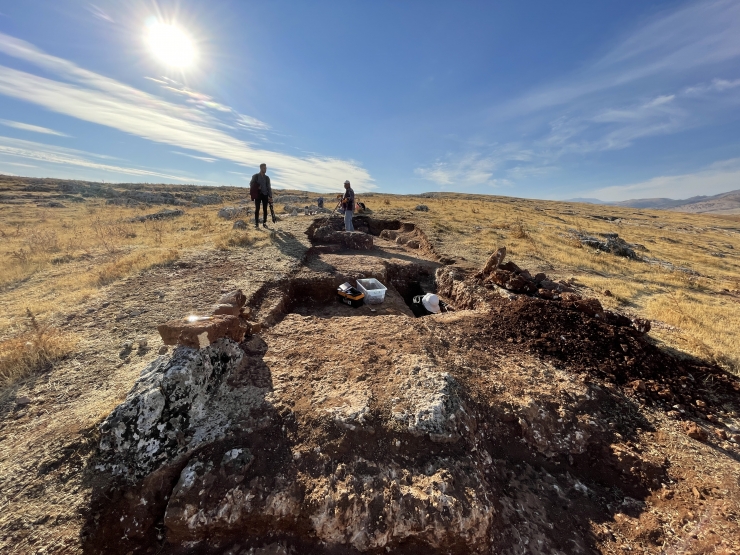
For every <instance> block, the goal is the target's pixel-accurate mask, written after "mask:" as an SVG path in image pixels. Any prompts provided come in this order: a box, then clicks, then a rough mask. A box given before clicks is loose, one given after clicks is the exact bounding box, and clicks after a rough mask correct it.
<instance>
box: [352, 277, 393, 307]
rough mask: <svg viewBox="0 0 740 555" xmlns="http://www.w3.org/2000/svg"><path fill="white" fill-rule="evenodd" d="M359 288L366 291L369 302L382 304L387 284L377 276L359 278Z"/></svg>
mask: <svg viewBox="0 0 740 555" xmlns="http://www.w3.org/2000/svg"><path fill="white" fill-rule="evenodd" d="M357 289H359V290H360V291H362V292H363V293H365V302H366V303H367V304H380V303H382V302H383V301H384V300H385V291H386V286H385V285H383V284H382V283H380V282H379V281H378V280H377V279H375V278H366V279H358V280H357Z"/></svg>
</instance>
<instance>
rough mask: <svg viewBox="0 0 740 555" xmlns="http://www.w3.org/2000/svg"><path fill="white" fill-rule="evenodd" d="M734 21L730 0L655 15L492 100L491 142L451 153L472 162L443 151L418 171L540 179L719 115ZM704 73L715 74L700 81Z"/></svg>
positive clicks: (726, 90)
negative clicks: (585, 57)
mask: <svg viewBox="0 0 740 555" xmlns="http://www.w3.org/2000/svg"><path fill="white" fill-rule="evenodd" d="M738 29H740V2H737V1H735V0H710V1H703V2H694V3H690V4H684V5H683V6H681V7H679V8H678V9H674V10H673V11H667V12H663V13H661V14H658V15H657V16H655V17H654V18H653V19H651V20H650V21H648V22H645V23H644V24H642V25H640V26H638V27H636V28H633V29H632V30H631V32H629V33H628V34H626V35H624V36H623V37H622V39H621V40H619V41H617V42H616V44H615V45H614V46H613V47H612V48H611V49H610V50H608V51H607V53H606V54H605V55H603V56H601V57H600V58H598V59H595V60H592V61H591V62H589V63H586V64H584V66H583V68H582V69H580V70H578V71H574V72H572V73H570V74H568V75H567V76H564V77H563V78H562V79H560V80H556V81H554V82H549V83H546V84H544V85H542V86H540V87H538V88H536V89H534V90H531V91H529V92H525V93H524V94H520V95H518V96H517V98H516V99H514V100H511V101H508V102H504V103H501V104H499V105H497V106H495V107H492V108H491V109H490V111H489V112H488V115H489V116H490V118H489V119H486V120H485V121H486V124H487V126H489V127H492V128H493V129H496V130H497V131H496V132H495V133H496V136H497V138H498V139H499V143H498V144H494V146H490V147H489V148H488V149H487V150H486V149H485V148H476V149H475V153H474V154H473V155H471V154H466V153H464V154H463V155H461V156H458V157H457V159H459V160H460V161H466V162H468V161H469V162H470V163H471V164H472V165H473V168H471V169H470V170H468V169H467V168H466V167H465V166H461V165H460V164H459V163H457V162H450V161H449V160H447V159H445V160H444V161H439V160H437V161H435V162H433V163H430V164H428V165H427V166H424V167H422V168H418V169H417V170H416V174H417V175H420V176H421V177H423V178H425V179H428V180H430V181H432V182H434V183H438V184H441V185H451V184H452V182H453V181H454V180H455V179H456V178H455V177H453V176H454V175H458V176H463V179H462V180H461V182H467V181H469V180H468V179H466V178H465V176H467V175H468V174H470V175H471V176H475V177H476V178H477V179H479V181H480V183H479V184H491V183H499V182H500V180H508V181H509V182H511V183H515V184H522V183H524V184H527V183H541V179H540V178H541V177H542V176H543V175H545V174H548V173H552V172H555V171H557V170H558V168H559V167H567V166H568V164H570V163H572V162H573V161H576V163H577V162H578V161H579V160H581V159H583V158H584V157H588V156H591V155H593V154H594V153H600V152H608V151H616V150H622V149H627V148H630V147H633V146H634V145H635V144H637V143H638V142H639V141H642V140H645V139H648V138H655V137H660V136H668V135H671V134H676V133H679V132H683V131H686V130H689V129H692V128H697V127H700V126H704V125H711V124H712V123H713V122H724V121H726V118H727V114H728V112H729V110H730V109H732V108H735V107H737V106H738V105H740V97H739V96H738V95H737V94H736V92H735V91H736V90H737V89H738V88H740V79H738V78H737V61H738V58H739V57H740V33H738V32H737V30H738ZM709 71H711V72H714V74H715V75H717V77H716V78H714V79H711V80H710V81H707V80H706V74H707V72H709ZM710 75H711V74H710ZM692 78H693V79H695V81H696V83H695V84H694V85H692V86H687V85H686V82H687V80H689V79H692ZM492 122H495V125H491V123H492ZM523 129H524V130H526V133H525V132H523V131H522V130H523ZM506 133H509V137H506ZM501 139H504V140H503V141H501ZM506 139H509V141H508V142H506ZM502 144H503V146H501V145H502ZM452 158H453V157H452V156H450V159H452ZM476 167H482V169H483V171H482V172H481V171H477V170H476V169H475V168H476ZM656 179H664V178H656ZM689 182H691V180H685V181H683V182H682V183H689ZM693 183H696V182H693Z"/></svg>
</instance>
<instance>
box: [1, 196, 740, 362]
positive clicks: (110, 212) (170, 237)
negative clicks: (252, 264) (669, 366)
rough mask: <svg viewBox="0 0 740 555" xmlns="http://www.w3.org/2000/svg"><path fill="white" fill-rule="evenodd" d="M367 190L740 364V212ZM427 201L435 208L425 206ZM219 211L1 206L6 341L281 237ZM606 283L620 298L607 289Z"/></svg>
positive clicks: (448, 240) (443, 246)
mask: <svg viewBox="0 0 740 555" xmlns="http://www.w3.org/2000/svg"><path fill="white" fill-rule="evenodd" d="M360 196H362V195H360ZM362 200H363V201H364V202H366V203H367V204H368V206H369V207H370V208H371V209H372V210H374V212H375V214H376V215H378V216H381V217H382V216H383V215H384V214H387V215H393V216H394V217H398V216H399V215H402V216H403V217H409V218H413V219H415V220H417V221H418V222H419V223H420V224H421V225H422V227H423V229H424V230H425V231H426V233H427V235H428V236H429V238H430V240H432V242H433V243H435V245H436V247H437V249H438V250H439V252H440V253H442V254H445V255H448V256H453V257H457V258H460V257H464V258H465V259H466V261H467V263H468V264H471V265H473V266H480V265H482V264H483V263H484V262H485V260H486V258H487V257H488V255H489V254H490V253H491V252H492V251H493V250H494V249H495V248H497V247H499V246H503V245H505V246H506V247H507V249H508V252H509V257H510V258H511V259H513V260H514V261H515V262H517V263H518V264H520V265H521V266H524V267H528V268H531V269H536V270H539V271H545V272H547V273H548V274H553V275H556V276H557V277H558V278H560V279H562V278H574V279H576V280H577V283H579V284H581V285H583V286H585V287H588V288H590V290H591V292H592V293H593V294H594V295H595V296H598V297H599V298H600V300H601V301H602V303H603V304H604V306H605V307H607V308H610V309H615V310H620V311H622V312H626V313H628V314H631V315H635V316H642V317H647V318H650V319H651V320H653V321H654V322H655V325H654V327H653V332H651V335H652V336H653V337H655V338H657V339H658V340H659V341H662V342H664V343H665V344H666V345H667V346H669V347H674V348H676V349H679V350H682V351H686V352H688V353H691V354H695V355H699V356H701V357H703V358H706V359H709V360H712V361H715V362H717V363H719V364H721V365H722V366H724V367H725V368H727V369H729V370H731V371H733V372H736V373H738V372H740V346H739V345H738V342H737V340H736V337H737V330H738V329H740V302H739V301H740V299H739V298H738V297H737V296H733V295H732V294H731V293H730V292H731V291H733V290H740V219H739V218H734V217H720V216H711V215H695V214H682V213H676V212H666V211H649V210H638V209H631V208H616V207H609V206H598V205H585V204H572V203H561V202H549V201H538V200H525V199H514V198H506V197H482V196H464V195H441V196H439V197H436V198H419V197H418V196H417V197H412V196H397V195H381V194H375V195H368V196H365V197H364V198H362ZM417 204H426V205H427V206H428V207H429V212H416V211H414V207H415V206H416V205H417ZM217 208H218V207H214V206H206V207H193V208H187V209H186V210H185V215H184V216H181V217H178V218H174V219H172V220H164V221H154V222H152V221H147V222H146V223H130V222H129V221H128V220H129V219H130V218H132V217H134V216H137V215H141V214H144V213H151V212H155V211H157V210H159V209H160V208H159V207H146V208H123V207H116V206H109V205H106V204H104V202H103V201H102V200H89V201H87V202H85V203H84V204H76V205H70V206H68V207H67V208H56V209H49V208H36V207H32V206H27V205H21V206H17V205H16V206H5V205H0V238H2V242H1V243H0V261H2V264H0V338H5V339H6V340H8V339H12V338H15V337H20V336H19V335H18V333H19V332H18V330H19V325H18V323H19V322H21V321H22V320H23V319H24V318H25V309H26V307H27V306H31V308H32V310H33V312H34V314H36V315H38V316H39V317H40V319H42V320H45V319H48V318H53V316H54V315H55V314H57V313H60V312H66V311H72V310H74V308H75V307H76V306H79V305H81V304H84V303H86V302H88V301H89V300H90V299H92V298H94V297H95V296H96V295H97V294H98V291H100V289H101V288H103V287H106V286H107V285H109V284H111V283H113V282H114V281H116V280H118V279H121V278H123V277H126V276H129V275H134V274H136V273H138V272H141V271H142V270H144V269H146V268H148V267H151V266H154V265H157V264H169V263H172V262H174V261H176V260H177V259H178V258H180V257H181V256H184V255H186V254H187V253H188V252H193V251H199V250H203V249H220V250H224V249H233V248H260V247H261V246H262V245H263V244H265V243H266V242H268V241H270V240H271V239H270V235H269V234H264V233H263V232H259V231H255V230H253V229H252V228H251V226H249V229H248V230H244V231H237V230H233V229H232V222H230V221H227V220H221V219H219V218H217V217H216V212H217ZM276 208H279V207H276ZM600 216H601V217H604V216H610V217H617V218H618V219H617V220H616V221H607V220H604V219H599V217H600ZM307 223H308V221H307ZM573 229H575V230H578V231H581V232H587V233H589V234H592V235H594V234H598V233H604V232H616V233H618V234H619V235H620V237H622V238H624V239H625V240H626V241H628V242H629V243H639V244H642V245H644V246H645V247H646V249H647V251H646V252H642V253H640V254H641V255H644V256H647V257H649V258H651V259H656V260H660V261H665V262H670V263H671V264H672V265H673V269H671V268H670V267H663V266H660V265H657V264H649V263H646V262H641V261H636V260H630V259H626V258H620V257H617V256H614V255H611V254H607V253H600V252H598V251H594V250H593V249H590V248H587V247H582V245H581V244H580V243H579V242H578V241H577V240H575V239H574V238H573V237H572V236H571V235H569V230H573ZM678 268H687V269H690V270H693V271H695V272H696V273H697V275H694V274H691V273H686V272H684V271H681V270H679V269H678ZM606 290H609V291H610V292H611V295H612V296H605V295H603V293H604V292H605V291H606ZM723 290H728V291H723Z"/></svg>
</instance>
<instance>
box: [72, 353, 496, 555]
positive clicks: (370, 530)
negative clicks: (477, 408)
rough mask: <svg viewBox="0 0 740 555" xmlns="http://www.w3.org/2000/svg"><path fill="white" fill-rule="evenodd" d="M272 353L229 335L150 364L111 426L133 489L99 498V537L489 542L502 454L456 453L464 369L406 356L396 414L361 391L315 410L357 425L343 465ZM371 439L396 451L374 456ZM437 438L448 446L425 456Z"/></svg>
mask: <svg viewBox="0 0 740 555" xmlns="http://www.w3.org/2000/svg"><path fill="white" fill-rule="evenodd" d="M256 341H257V342H259V341H258V340H256ZM264 351H265V349H264V348H260V346H259V345H255V344H254V341H251V342H250V344H242V345H241V346H240V345H238V344H237V343H236V342H234V341H231V340H229V339H220V340H218V341H217V342H215V343H214V344H212V345H210V346H208V347H206V348H204V349H191V348H186V347H180V348H178V349H176V350H175V352H174V354H173V356H172V357H171V358H168V357H160V359H158V360H157V361H156V362H154V363H152V364H151V365H150V366H149V367H147V368H146V369H145V370H144V371H143V372H142V374H141V377H140V378H139V380H138V381H137V383H136V385H135V386H134V388H133V389H132V390H131V392H130V393H129V395H128V396H127V398H126V400H125V401H124V402H123V403H122V404H121V405H120V406H119V407H117V408H116V409H115V410H114V411H113V413H111V415H110V416H109V417H108V418H107V419H106V420H105V421H104V422H103V424H102V425H101V441H100V457H99V459H100V460H99V461H98V463H97V470H98V471H99V472H103V473H105V474H108V475H110V476H112V477H113V478H114V479H115V483H116V484H117V485H116V486H114V487H115V490H116V491H124V492H126V493H125V495H123V496H120V495H114V496H113V498H114V499H117V501H116V502H115V503H111V502H109V501H107V499H108V496H109V495H111V494H110V493H109V492H105V495H104V496H103V497H101V498H100V499H98V501H97V502H98V505H96V510H97V511H98V512H97V515H98V516H97V520H96V526H95V529H94V530H89V531H88V536H87V537H88V542H89V544H90V545H95V546H97V548H98V549H101V552H102V551H105V552H109V553H125V552H127V551H129V550H131V549H132V548H135V546H137V545H142V543H143V544H146V543H147V542H151V541H154V540H153V538H154V536H155V534H157V533H158V532H157V526H158V524H157V523H158V522H162V523H163V525H164V527H165V529H166V534H167V541H168V542H169V544H170V545H180V546H189V548H190V549H195V550H198V549H199V546H205V545H208V546H209V547H210V548H211V549H213V548H216V547H218V546H219V545H221V546H223V547H225V546H228V545H229V544H230V542H233V541H235V540H236V539H239V538H244V537H250V536H251V537H255V538H263V539H266V538H269V537H270V536H273V535H282V536H284V537H290V538H293V540H294V541H309V542H310V543H312V544H316V545H319V544H321V545H326V546H334V547H340V546H344V547H345V548H351V549H354V550H356V551H357V552H365V551H371V552H372V551H375V550H379V549H386V550H393V549H394V548H395V547H398V546H400V545H409V544H411V545H426V546H428V547H430V548H432V549H437V550H439V551H440V552H444V551H446V550H453V551H455V552H461V550H463V551H467V550H468V548H469V547H471V546H482V545H485V544H486V543H487V541H488V531H489V529H490V526H491V522H492V518H493V517H494V515H495V510H494V504H493V503H494V500H493V499H492V498H491V497H490V496H489V494H488V493H487V490H488V488H487V487H486V486H485V484H486V477H485V468H486V464H490V457H489V456H488V455H487V454H484V453H479V454H473V455H471V456H469V457H462V458H461V457H459V456H457V455H456V456H452V452H451V451H449V449H450V448H451V447H452V446H455V447H454V448H455V449H456V451H455V452H459V451H458V450H459V449H462V450H463V452H464V451H466V450H468V449H469V446H470V445H471V443H470V442H471V441H473V434H474V432H475V430H476V429H477V424H476V419H475V418H474V417H473V416H472V414H471V411H470V408H469V407H467V406H466V404H465V402H464V399H463V397H464V396H463V395H462V391H461V389H460V386H459V384H457V382H456V381H455V380H454V378H452V376H450V375H449V374H448V373H446V372H444V371H443V370H441V369H439V368H436V367H435V365H434V364H433V363H432V361H431V360H430V359H428V358H425V357H419V356H412V357H410V358H408V357H407V358H404V359H402V360H399V361H398V363H397V364H398V367H399V369H400V368H403V369H404V371H406V370H408V374H407V378H406V382H407V383H406V384H405V385H404V386H403V387H401V388H400V390H399V396H398V397H397V398H394V399H393V400H392V405H393V406H392V408H391V410H390V411H389V412H387V413H384V412H382V411H380V412H379V411H378V408H377V407H373V406H372V402H371V399H372V395H367V394H361V393H360V392H358V394H357V395H353V396H351V398H352V399H353V401H352V402H350V403H347V404H345V405H343V406H340V407H337V408H336V409H328V410H317V411H316V412H315V418H316V420H315V421H314V425H313V427H314V428H315V431H319V430H323V431H322V432H321V433H328V434H329V436H328V437H332V436H336V432H332V431H331V430H332V429H336V430H341V433H342V434H346V435H345V436H344V439H343V440H342V443H343V444H344V447H342V449H348V455H349V454H351V455H349V456H343V457H342V459H343V461H344V462H342V463H339V464H337V463H336V457H337V456H338V455H337V454H336V453H333V454H332V453H330V452H329V453H325V452H324V449H323V448H322V447H321V442H320V443H319V444H317V445H316V447H314V448H308V449H307V448H306V438H305V437H303V438H302V439H301V436H302V435H303V434H305V433H306V432H307V431H309V430H306V429H304V430H303V431H302V432H301V431H299V430H297V429H296V416H295V415H294V414H293V412H292V410H291V409H290V408H289V406H287V405H286V404H285V402H284V400H283V399H282V398H281V393H280V392H279V390H278V389H275V390H274V391H272V392H271V391H270V390H271V389H272V388H271V387H270V385H271V384H270V379H269V371H267V368H266V366H265V364H264V362H263V361H262V358H261V356H262V354H263V353H264ZM296 433H297V435H296ZM368 442H370V444H373V443H376V442H377V443H378V445H380V444H387V445H388V446H389V447H388V449H389V451H388V453H386V454H385V455H380V456H375V457H373V458H372V459H370V458H368V453H369V452H372V449H371V450H370V451H368V449H367V447H368ZM425 442H430V443H429V444H430V445H438V446H439V447H438V448H437V449H432V453H434V452H435V451H437V454H433V455H431V457H428V456H424V457H422V459H420V460H416V459H417V454H416V453H415V451H416V449H418V448H419V446H420V445H423V444H424V443H425ZM458 443H460V444H465V445H467V446H468V447H464V446H463V445H460V446H457V444H458ZM412 445H413V446H414V447H412ZM334 448H335V447H334ZM440 449H441V450H440ZM445 450H447V451H445ZM406 453H407V454H409V455H411V457H408V456H406ZM404 460H405V461H406V462H405V463H404ZM486 461H488V462H486ZM101 495H102V494H101ZM213 538H218V540H219V541H218V542H216V543H215V544H214V540H213ZM206 542H207V543H206ZM219 542H220V543H219Z"/></svg>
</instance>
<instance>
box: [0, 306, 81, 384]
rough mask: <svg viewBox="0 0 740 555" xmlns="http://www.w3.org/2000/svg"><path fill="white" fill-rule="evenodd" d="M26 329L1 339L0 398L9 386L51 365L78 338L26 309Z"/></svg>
mask: <svg viewBox="0 0 740 555" xmlns="http://www.w3.org/2000/svg"><path fill="white" fill-rule="evenodd" d="M26 315H27V322H26V326H25V329H23V330H20V331H19V332H18V333H16V334H15V335H13V336H12V337H10V338H8V339H5V340H2V341H0V398H2V393H1V392H3V391H5V390H6V388H7V387H8V386H10V385H12V384H14V383H16V382H18V381H20V380H22V379H24V378H26V377H28V376H30V375H33V374H35V373H37V372H40V371H42V370H44V369H47V368H49V367H50V366H51V365H52V364H54V363H55V362H56V361H58V360H60V359H62V358H64V357H65V356H67V355H68V354H70V353H71V352H73V351H74V348H75V346H76V344H77V339H76V338H75V337H74V336H73V335H72V334H69V333H63V332H61V331H59V330H58V329H54V328H50V327H48V326H46V325H43V324H41V323H39V322H38V320H37V319H36V317H35V316H34V314H33V313H32V312H31V311H30V310H28V309H26Z"/></svg>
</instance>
